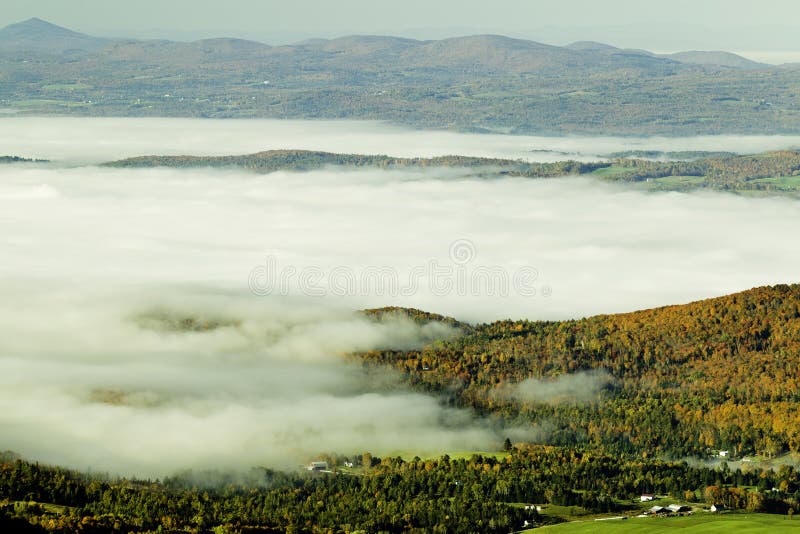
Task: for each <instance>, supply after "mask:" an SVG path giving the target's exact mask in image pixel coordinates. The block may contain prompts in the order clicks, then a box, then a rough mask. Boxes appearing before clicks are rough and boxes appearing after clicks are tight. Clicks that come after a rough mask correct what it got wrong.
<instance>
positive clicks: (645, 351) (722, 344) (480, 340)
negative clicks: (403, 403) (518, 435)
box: [362, 285, 800, 458]
mask: <svg viewBox="0 0 800 534" xmlns="http://www.w3.org/2000/svg"><path fill="white" fill-rule="evenodd" d="M362 357H363V358H364V359H365V360H366V361H368V362H373V363H374V364H376V365H391V366H393V367H395V368H397V369H399V370H401V371H402V372H403V373H405V374H406V376H407V377H408V380H409V382H410V383H411V384H413V385H414V386H415V387H418V388H420V389H422V390H425V391H433V392H437V393H439V394H442V395H446V396H447V397H449V398H450V402H452V403H454V404H455V405H460V406H470V407H472V408H474V409H476V410H477V411H478V412H479V413H483V414H495V415H501V416H502V417H503V418H505V419H506V420H507V421H509V422H514V423H516V424H531V423H533V424H534V425H535V426H537V427H538V428H540V429H546V431H545V434H546V435H547V438H546V440H547V441H548V442H549V443H552V444H556V445H563V446H578V445H581V444H591V445H592V446H598V447H606V448H611V449H614V450H618V451H620V452H627V453H630V452H634V453H637V454H648V455H670V456H672V457H680V456H683V455H705V454H707V453H708V452H710V451H712V450H728V451H731V455H732V456H733V457H737V458H742V457H746V456H753V455H764V456H774V455H777V454H781V453H784V452H793V453H799V452H800V412H798V410H797V406H798V403H800V374H798V372H797V369H798V368H799V367H800V285H792V286H786V285H783V286H775V287H762V288H757V289H753V290H749V291H745V292H742V293H739V294H735V295H730V296H726V297H720V298H715V299H709V300H705V301H701V302H695V303H691V304H685V305H678V306H667V307H663V308H658V309H652V310H644V311H639V312H634V313H627V314H620V315H603V316H597V317H590V318H586V319H581V320H573V321H563V322H530V321H499V322H496V323H491V324H484V325H478V326H476V327H475V328H474V329H472V330H471V331H470V332H469V333H468V334H466V335H464V336H462V337H460V338H457V339H454V340H451V341H447V342H444V343H440V344H438V345H437V346H429V347H426V348H425V349H423V350H420V351H408V352H396V351H384V352H381V351H374V352H371V353H366V354H364V355H363V356H362ZM523 422H524V423H523Z"/></svg>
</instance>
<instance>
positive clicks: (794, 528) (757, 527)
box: [525, 512, 800, 534]
mask: <svg viewBox="0 0 800 534" xmlns="http://www.w3.org/2000/svg"><path fill="white" fill-rule="evenodd" d="M525 532H547V533H550V532H552V533H553V534H582V533H589V532H603V533H604V534H615V533H621V534H631V533H632V534H636V533H643V534H644V533H648V534H649V533H655V534H658V533H660V532H699V533H705V532H711V533H727V532H736V533H737V534H738V533H742V534H760V533H774V532H800V518H795V519H794V520H791V521H790V520H789V519H788V518H787V517H786V516H781V515H770V514H723V515H716V514H710V513H702V512H699V513H696V514H694V515H691V516H684V517H664V518H655V517H646V518H645V517H642V518H632V519H627V520H624V521H619V520H617V521H574V522H571V523H562V524H560V525H552V526H546V527H542V528H538V529H534V530H527V531H525Z"/></svg>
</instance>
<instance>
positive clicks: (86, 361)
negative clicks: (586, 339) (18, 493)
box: [0, 288, 500, 476]
mask: <svg viewBox="0 0 800 534" xmlns="http://www.w3.org/2000/svg"><path fill="white" fill-rule="evenodd" d="M3 289H4V291H3V294H4V296H5V298H4V301H5V302H4V311H3V315H2V323H3V332H2V334H3V335H2V336H0V337H1V338H2V339H0V368H1V369H2V373H0V429H2V438H0V442H1V443H2V448H4V449H11V450H15V451H18V452H20V453H23V454H25V455H27V456H30V457H33V458H37V459H39V460H45V461H49V462H54V463H59V464H66V465H70V466H73V467H78V468H91V469H92V470H98V469H100V470H107V471H110V472H114V473H118V472H122V473H135V474H139V475H142V474H146V475H151V476H161V475H163V474H165V473H170V472H173V471H175V470H180V469H187V468H193V467H206V468H211V467H213V468H218V469H219V468H247V467H249V466H253V465H269V466H273V467H281V468H293V467H296V466H297V465H299V464H301V463H303V462H304V461H307V460H308V459H309V458H311V457H313V456H314V455H315V454H318V453H320V452H351V453H353V452H359V451H364V450H370V451H373V452H375V453H378V454H387V453H401V452H404V453H414V454H421V453H426V452H428V453H430V452H437V451H443V450H460V449H462V448H467V449H470V448H480V447H486V446H492V445H493V444H495V443H496V442H499V439H500V438H499V437H498V435H497V434H495V433H494V432H493V431H492V429H491V428H489V425H487V424H484V423H480V422H478V421H476V420H475V419H474V418H473V416H471V415H470V413H469V412H467V411H462V410H454V409H448V408H444V407H442V406H441V405H440V404H439V403H438V402H437V401H436V399H434V398H432V397H429V396H426V395H422V394H418V393H413V392H411V391H409V390H407V389H406V388H405V387H404V386H402V383H401V380H400V379H399V377H398V376H395V375H394V374H393V373H391V372H389V371H387V370H377V369H364V368H363V367H362V366H361V365H360V364H358V363H357V362H355V361H350V360H348V359H346V358H344V357H343V354H344V353H347V352H350V351H353V350H369V349H375V348H385V347H406V348H413V347H418V346H421V345H422V344H424V343H426V342H429V341H430V340H431V339H432V338H434V337H435V338H439V339H441V338H446V337H448V336H451V335H453V334H454V331H453V330H452V329H451V328H449V327H446V326H444V325H441V324H439V325H435V326H431V325H419V324H416V323H413V322H411V321H410V320H409V319H405V318H402V317H400V316H397V317H391V316H390V317H387V318H384V319H383V320H382V321H381V322H376V321H374V320H371V319H368V318H366V317H364V316H361V315H359V314H354V313H352V312H346V311H344V310H340V309H335V308H332V307H319V306H313V307H312V306H308V304H307V303H302V302H297V301H294V300H293V299H280V300H274V301H273V300H258V301H256V300H255V299H252V298H250V297H248V296H246V295H236V294H222V293H219V292H204V291H202V290H200V289H198V288H194V289H193V290H191V291H188V290H176V289H175V288H150V289H146V288H140V289H139V290H138V291H136V292H135V293H134V292H125V291H120V292H117V293H113V294H109V293H97V291H95V290H92V289H90V288H78V289H75V290H73V289H62V290H60V291H57V292H55V293H51V292H41V293H40V292H33V293H28V294H24V295H23V294H22V293H21V292H18V291H16V292H15V291H14V290H12V289H9V288H3ZM6 306H8V308H7V309H5V307H6ZM153 310H158V312H157V313H154V312H153ZM143 314H144V315H145V316H147V317H148V319H147V320H146V321H142V316H143Z"/></svg>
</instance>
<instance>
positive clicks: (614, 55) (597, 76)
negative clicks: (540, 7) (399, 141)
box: [0, 19, 800, 135]
mask: <svg viewBox="0 0 800 534" xmlns="http://www.w3.org/2000/svg"><path fill="white" fill-rule="evenodd" d="M20 52H25V53H26V54H24V55H21V54H20ZM698 54H699V55H698ZM30 56H36V57H35V61H31V59H32V58H31V57H30ZM767 69H768V70H769V72H770V75H771V77H770V84H771V85H770V91H769V95H768V96H769V98H767V95H766V94H765V92H764V85H763V84H764V77H763V71H765V70H767ZM265 82H267V83H265ZM798 84H800V69H793V68H784V69H778V68H773V67H771V66H764V65H761V64H758V63H755V62H749V61H748V60H745V59H744V58H738V57H737V56H734V55H730V54H726V53H694V52H692V53H685V54H677V55H674V56H667V57H665V56H660V55H658V54H653V53H650V52H647V51H644V50H628V49H619V48H616V47H613V46H610V45H605V44H602V43H595V42H577V43H573V44H571V45H569V46H566V47H563V46H553V45H548V44H544V43H539V42H535V41H529V40H524V39H513V38H510V37H504V36H502V35H471V36H465V37H454V38H450V39H442V40H429V41H418V40H414V39H405V38H402V37H391V36H375V35H354V36H346V37H340V38H337V39H313V40H307V41H304V42H302V43H296V44H291V45H282V46H269V45H266V44H264V43H260V42H255V41H247V40H243V39H226V38H220V39H203V40H199V41H194V42H177V41H166V40H132V39H101V38H96V37H91V36H87V35H83V34H80V33H76V32H73V31H71V30H68V29H65V28H61V27H58V26H55V25H53V24H50V23H47V22H44V21H42V20H39V19H31V20H28V21H25V22H22V23H19V24H13V25H11V26H8V27H6V28H4V29H2V30H0V101H2V102H3V106H4V107H10V108H12V109H15V110H17V111H19V112H22V113H38V114H48V113H57V114H79V115H91V116H181V117H209V118H256V117H262V118H267V117H268V118H282V119H359V120H364V119H368V120H382V121H388V122H393V123H398V124H403V125H407V126H412V127H416V128H426V129H453V130H460V131H470V132H505V133H513V134H537V135H542V134H544V135H567V134H571V135H575V134H589V135H609V134H617V135H699V134H721V133H741V134H777V133H787V134H789V133H791V134H794V133H796V132H797V131H800V116H798V115H797V114H796V113H795V112H794V111H795V107H796V96H795V94H796V91H795V88H796V87H797V86H798Z"/></svg>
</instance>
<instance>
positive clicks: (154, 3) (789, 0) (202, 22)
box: [0, 0, 800, 50]
mask: <svg viewBox="0 0 800 534" xmlns="http://www.w3.org/2000/svg"><path fill="white" fill-rule="evenodd" d="M797 15H800V7H798V4H797V3H796V2H795V1H793V0H763V1H761V2H752V1H750V0H672V1H670V2H665V1H663V0H662V1H658V2H641V1H638V0H607V1H605V2H597V1H596V0H494V1H493V2H486V1H485V0H437V1H436V2H431V1H430V0H405V1H403V2H397V1H391V2H390V1H376V0H339V1H336V2H330V1H327V0H312V1H308V0H306V1H297V2H285V1H283V0H280V1H277V0H228V1H226V2H196V1H192V0H171V1H169V2H164V1H162V0H140V1H138V2H120V1H109V0H71V1H69V2H65V1H63V0H10V1H8V0H6V2H4V6H3V9H2V11H0V25H6V24H10V23H13V22H17V21H20V20H24V19H27V18H30V17H34V16H35V17H40V18H43V19H46V20H50V21H52V22H54V23H57V24H61V25H65V26H68V27H70V28H74V29H77V30H80V31H85V32H91V33H96V34H104V35H114V36H117V35H126V36H137V37H166V38H173V39H193V38H199V37H208V36H239V37H246V38H253V39H258V40H262V41H267V42H272V43H282V42H288V41H292V40H296V39H303V38H307V37H312V36H322V37H333V36H338V35H344V34H352V33H362V34H363V33H370V34H372V33H379V34H394V35H408V36H413V37H417V38H439V37H444V36H452V35H462V34H470V33H502V34H507V35H514V36H519V37H526V38H531V39H538V40H541V41H545V42H551V43H554V44H565V43H567V42H570V41H573V40H579V39H594V40H602V41H605V42H611V43H612V44H617V45H620V46H639V47H646V48H650V49H655V50H670V49H674V50H678V49H691V48H706V49H708V48H726V49H732V50H797V49H800V40H798V39H797V37H796V35H797V31H796V30H797V29H798V26H800V24H798V22H796V21H798V20H800V18H798V17H797Z"/></svg>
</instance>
